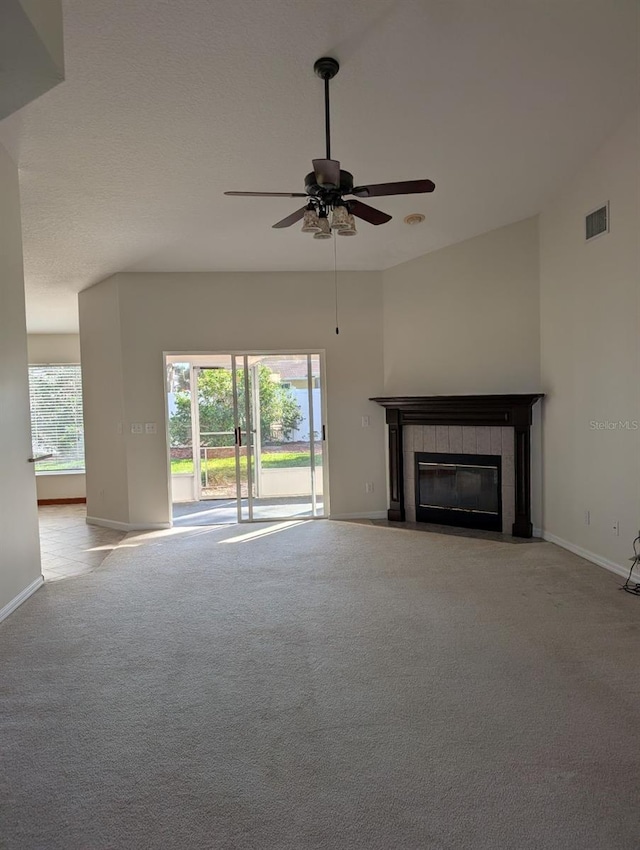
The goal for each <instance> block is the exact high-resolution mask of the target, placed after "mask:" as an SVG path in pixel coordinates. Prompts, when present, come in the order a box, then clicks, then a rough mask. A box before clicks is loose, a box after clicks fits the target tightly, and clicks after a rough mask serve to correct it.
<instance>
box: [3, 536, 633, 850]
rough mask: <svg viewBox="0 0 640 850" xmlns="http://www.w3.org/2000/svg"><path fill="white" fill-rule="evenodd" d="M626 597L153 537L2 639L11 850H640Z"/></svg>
mask: <svg viewBox="0 0 640 850" xmlns="http://www.w3.org/2000/svg"><path fill="white" fill-rule="evenodd" d="M619 584H620V580H619V579H617V578H616V577H615V576H613V575H611V574H608V573H606V572H605V571H603V570H601V569H600V568H598V567H595V566H593V565H591V564H588V563H587V562H585V561H582V560H581V559H580V558H577V557H575V556H573V555H571V554H569V553H567V552H565V551H563V550H561V549H559V548H557V547H555V546H553V545H551V544H546V543H538V544H535V545H520V546H511V545H508V544H504V543H496V542H491V541H485V540H472V539H466V538H456V537H445V536H441V535H436V534H423V533H420V532H413V531H402V530H396V529H387V528H378V527H374V526H367V525H359V524H353V523H339V522H326V521H322V522H313V521H311V522H302V523H282V524H275V525H271V526H257V527H256V526H236V527H226V528H224V527H223V528H219V527H218V528H198V529H179V530H178V533H175V534H167V533H163V532H159V533H157V534H150V535H139V536H132V535H130V536H129V537H128V538H127V539H126V540H125V541H124V544H123V545H121V546H120V547H119V548H118V549H117V550H115V551H114V552H113V553H112V554H111V555H110V556H109V557H108V558H107V560H106V561H105V562H104V563H103V565H102V566H101V567H100V568H99V569H98V570H96V571H95V572H93V573H91V574H89V575H87V576H84V577H81V578H77V579H73V580H69V581H64V582H58V583H56V584H52V585H48V586H45V587H44V588H43V589H42V590H41V591H39V592H38V593H37V594H36V595H35V596H34V597H32V598H31V599H30V600H29V601H28V602H27V603H25V604H24V605H23V606H22V607H21V608H20V609H19V610H18V611H17V612H16V613H15V614H13V615H12V616H11V617H10V618H9V619H8V620H7V621H6V622H5V623H4V624H3V625H2V626H1V627H0V640H1V645H2V660H1V665H0V676H1V687H2V701H1V706H0V707H1V709H2V722H3V731H2V748H3V755H2V762H1V767H0V774H1V777H2V810H1V811H2V814H1V824H0V830H1V831H0V845H1V846H2V847H3V848H6V850H17V848H20V850H27V849H28V850H36V849H37V850H121V848H122V850H125V848H126V850H129V848H131V850H134V848H135V850H147V848H154V850H155V849H156V848H157V850H174V848H175V850H178V848H181V849H182V848H184V850H201V848H216V850H217V848H233V850H236V848H237V850H253V848H256V850H258V849H259V850H301V848H314V850H316V848H317V850H320V848H322V849H323V850H327V849H329V850H331V849H332V848H335V850H338V848H340V850H349V848H354V850H355V848H367V850H377V848H380V850H382V849H383V848H384V850H392V848H416V850H418V848H421V850H422V848H428V849H429V850H453V849H454V848H456V850H457V849H458V848H473V850H478V848H480V849H481V850H482V849H483V848H492V850H493V848H514V850H515V848H517V850H527V849H528V848H531V850H533V849H534V848H535V850H542V849H543V848H562V850H573V848H575V850H591V848H598V849H599V850H603V848H606V850H612V848H637V847H638V846H639V844H640V817H639V807H638V795H639V792H640V783H639V779H640V772H639V751H638V734H637V728H638V723H639V720H640V711H639V709H640V657H639V654H638V636H639V634H640V631H639V623H640V599H637V598H634V597H632V596H629V595H627V594H624V593H622V592H621V591H619V590H618V585H619Z"/></svg>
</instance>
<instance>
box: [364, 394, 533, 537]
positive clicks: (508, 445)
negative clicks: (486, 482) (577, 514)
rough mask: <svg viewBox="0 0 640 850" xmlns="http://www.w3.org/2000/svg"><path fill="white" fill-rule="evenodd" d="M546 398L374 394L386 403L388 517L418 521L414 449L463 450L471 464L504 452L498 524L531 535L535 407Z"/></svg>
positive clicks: (505, 531) (507, 531) (501, 528)
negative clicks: (479, 457) (476, 457)
mask: <svg viewBox="0 0 640 850" xmlns="http://www.w3.org/2000/svg"><path fill="white" fill-rule="evenodd" d="M541 398H543V394H542V393H527V394H522V395H479V396H389V397H384V398H382V397H377V398H372V399H370V400H371V401H376V402H378V404H381V405H382V406H383V407H385V408H386V420H387V425H388V437H389V452H388V458H389V510H388V511H387V516H388V518H389V519H390V520H392V521H393V522H403V521H404V520H405V519H406V520H409V521H410V522H415V521H417V520H418V508H419V507H420V506H419V501H420V499H419V498H417V499H416V496H417V495H419V494H418V492H417V489H418V488H417V485H416V481H417V478H418V476H417V475H416V464H415V458H414V454H415V453H420V452H428V453H429V452H431V453H435V452H437V453H443V454H462V455H465V456H466V457H465V462H466V463H467V465H468V463H469V456H470V455H490V456H494V457H495V456H499V457H500V461H501V462H500V464H499V465H498V466H499V475H500V478H501V482H502V483H501V487H499V488H498V492H499V499H500V514H501V517H502V521H501V524H499V523H498V521H496V524H495V527H496V528H497V530H498V531H502V533H503V534H512V535H514V536H515V537H531V536H532V533H533V526H532V523H531V469H530V459H531V434H530V431H531V422H532V415H531V409H532V408H533V405H534V404H535V403H536V402H537V401H538V400H539V399H541ZM484 474H485V475H486V473H484ZM431 507H432V508H433V509H434V510H438V509H439V506H437V505H436V506H433V505H431ZM448 507H449V508H451V509H452V513H453V514H458V513H460V512H459V511H456V510H455V508H457V507H458V505H456V504H454V505H449V506H448ZM492 510H493V509H492ZM468 513H472V511H470V512H468ZM459 519H461V517H459V518H458V520H459ZM431 521H432V522H433V521H434V520H433V519H432V520H431ZM440 522H442V519H440ZM452 524H453V523H452ZM455 524H456V525H460V524H461V523H460V521H457V522H456V523H455Z"/></svg>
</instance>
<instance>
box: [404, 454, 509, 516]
mask: <svg viewBox="0 0 640 850" xmlns="http://www.w3.org/2000/svg"><path fill="white" fill-rule="evenodd" d="M414 457H415V481H416V520H417V521H418V522H433V523H438V524H439V525H456V526H462V527H463V528H480V529H484V530H486V531H502V458H501V457H500V456H499V455H472V454H447V453H444V452H435V453H431V452H416V453H415V455H414Z"/></svg>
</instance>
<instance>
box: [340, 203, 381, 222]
mask: <svg viewBox="0 0 640 850" xmlns="http://www.w3.org/2000/svg"><path fill="white" fill-rule="evenodd" d="M347 206H348V207H349V212H352V213H353V214H354V215H357V216H358V218H363V219H364V220H365V221H368V222H369V224H386V222H387V221H391V216H390V215H387V213H385V212H382V210H377V209H375V207H370V206H369V204H363V203H362V201H349V202H348V204H347Z"/></svg>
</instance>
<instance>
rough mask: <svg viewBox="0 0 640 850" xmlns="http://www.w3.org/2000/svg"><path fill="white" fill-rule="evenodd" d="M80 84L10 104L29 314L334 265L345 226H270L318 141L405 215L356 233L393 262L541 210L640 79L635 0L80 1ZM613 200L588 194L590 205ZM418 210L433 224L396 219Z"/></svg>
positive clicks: (350, 252) (342, 250) (71, 29)
mask: <svg viewBox="0 0 640 850" xmlns="http://www.w3.org/2000/svg"><path fill="white" fill-rule="evenodd" d="M63 6H64V12H65V54H66V82H64V83H62V84H61V85H60V86H58V87H57V88H56V89H55V90H53V91H51V92H50V93H48V94H46V95H45V96H43V97H42V98H40V99H39V100H37V101H36V102H35V103H32V104H31V105H29V106H27V107H25V108H24V109H22V110H20V111H19V112H18V113H16V114H15V115H13V116H11V117H9V118H7V119H5V120H4V121H2V122H0V141H2V142H3V143H4V144H5V146H6V147H8V149H9V150H10V152H11V153H12V155H13V156H14V158H15V159H16V160H17V162H18V163H19V166H20V179H21V191H22V200H23V221H24V250H25V272H26V283H27V311H28V324H29V328H30V330H31V331H35V332H47V331H52V332H55V331H72V330H74V329H75V328H76V327H77V304H76V297H75V294H76V293H77V292H78V291H79V290H80V289H83V288H85V287H87V286H89V285H91V284H92V283H95V282H96V281H98V280H101V279H102V278H104V277H106V276H108V275H109V274H112V273H114V272H117V271H120V270H139V271H154V270H159V271H165V270H166V271H169V270H171V271H180V270H184V271H196V270H197V271H204V270H256V271H257V270H299V269H308V270H319V269H322V270H325V269H328V268H330V267H331V264H332V261H333V256H332V255H333V248H332V245H331V242H329V243H328V245H327V243H325V242H319V241H317V240H316V241H314V240H313V239H312V238H310V237H309V236H306V235H303V234H301V233H300V232H299V228H298V227H297V226H296V227H293V228H291V229H289V230H272V229H271V226H270V225H271V224H272V223H273V222H274V221H276V220H278V219H279V218H282V217H283V216H285V215H286V214H287V213H289V212H290V211H293V210H294V209H295V208H296V204H297V201H296V200H295V199H276V200H266V199H255V200H249V199H237V198H225V197H223V195H222V192H223V191H224V190H226V189H253V190H264V191H301V190H302V188H303V185H302V181H303V179H304V175H305V174H306V172H307V171H309V170H310V160H311V159H312V158H313V157H318V156H320V157H321V156H323V155H324V153H323V149H324V136H323V111H322V83H321V81H320V80H318V79H317V78H316V77H315V76H314V74H313V71H312V66H313V62H314V60H315V59H316V58H317V57H318V56H320V55H323V54H330V55H333V56H336V57H337V58H338V59H339V60H340V62H341V66H342V67H341V71H340V74H339V75H338V77H337V78H336V80H335V81H334V83H333V84H332V112H333V155H334V156H335V157H336V158H338V159H340V160H341V162H342V164H343V167H346V168H347V169H348V170H350V171H352V172H353V173H354V175H355V178H356V181H357V182H360V183H369V182H383V181H389V180H406V179H413V178H425V177H428V178H431V179H433V180H434V181H435V183H436V191H435V193H434V194H432V195H425V196H412V197H411V196H410V197H399V198H380V199H376V205H377V206H379V207H380V208H382V209H384V210H386V211H388V212H389V213H391V214H392V215H393V216H394V219H393V221H392V222H390V223H389V224H387V225H384V226H382V227H378V228H373V227H371V226H370V225H367V224H366V223H364V222H363V223H362V224H361V226H360V234H359V235H358V236H357V237H355V238H352V239H341V240H339V241H338V244H337V247H338V252H339V264H340V266H341V267H342V268H348V269H381V268H388V267H389V266H392V265H395V264H397V263H399V262H402V261H404V260H408V259H411V258H413V257H416V256H419V255H420V254H424V253H426V252H428V251H431V250H434V249H435V248H439V247H443V246H445V245H448V244H452V243H454V242H457V241H459V240H462V239H466V238H469V237H471V236H474V235H476V234H478V233H482V232H484V231H487V230H490V229H492V228H495V227H499V226H501V225H504V224H507V223H510V222H513V221H516V220H519V219H522V218H525V217H527V216H529V215H532V214H535V213H537V212H538V211H539V210H540V208H541V206H542V205H543V204H544V203H545V201H546V200H547V199H549V198H550V197H551V196H552V195H553V192H554V188H555V187H557V185H558V184H559V183H562V182H564V181H566V180H567V179H569V178H570V176H571V174H572V173H573V172H574V171H575V169H576V168H577V167H578V165H579V164H580V162H582V161H583V160H585V159H586V158H587V157H588V156H589V155H591V154H592V153H593V152H594V150H595V149H596V148H597V147H598V146H599V145H600V144H601V143H602V141H603V140H604V138H605V137H606V135H607V134H608V132H610V131H611V130H612V129H614V128H615V125H616V124H617V122H619V121H620V120H621V118H622V117H623V115H624V114H625V112H626V111H627V110H628V109H629V108H630V107H631V105H632V103H633V101H634V100H635V98H637V94H638V89H637V86H638V75H637V64H638V29H637V25H638V0H422V2H420V0H350V2H347V0H323V2H322V3H310V2H301V0H244V2H238V0H217V2H215V3H212V2H211V0H180V2H175V0H127V2H116V0H108V1H107V2H105V0H68V2H64V4H63ZM600 200H601V199H600V198H597V199H595V201H596V202H598V201H600ZM410 212H423V213H424V214H425V215H426V221H425V223H424V224H422V225H419V226H417V227H408V226H407V225H405V224H403V223H402V218H403V217H404V216H405V215H406V214H407V213H410Z"/></svg>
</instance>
